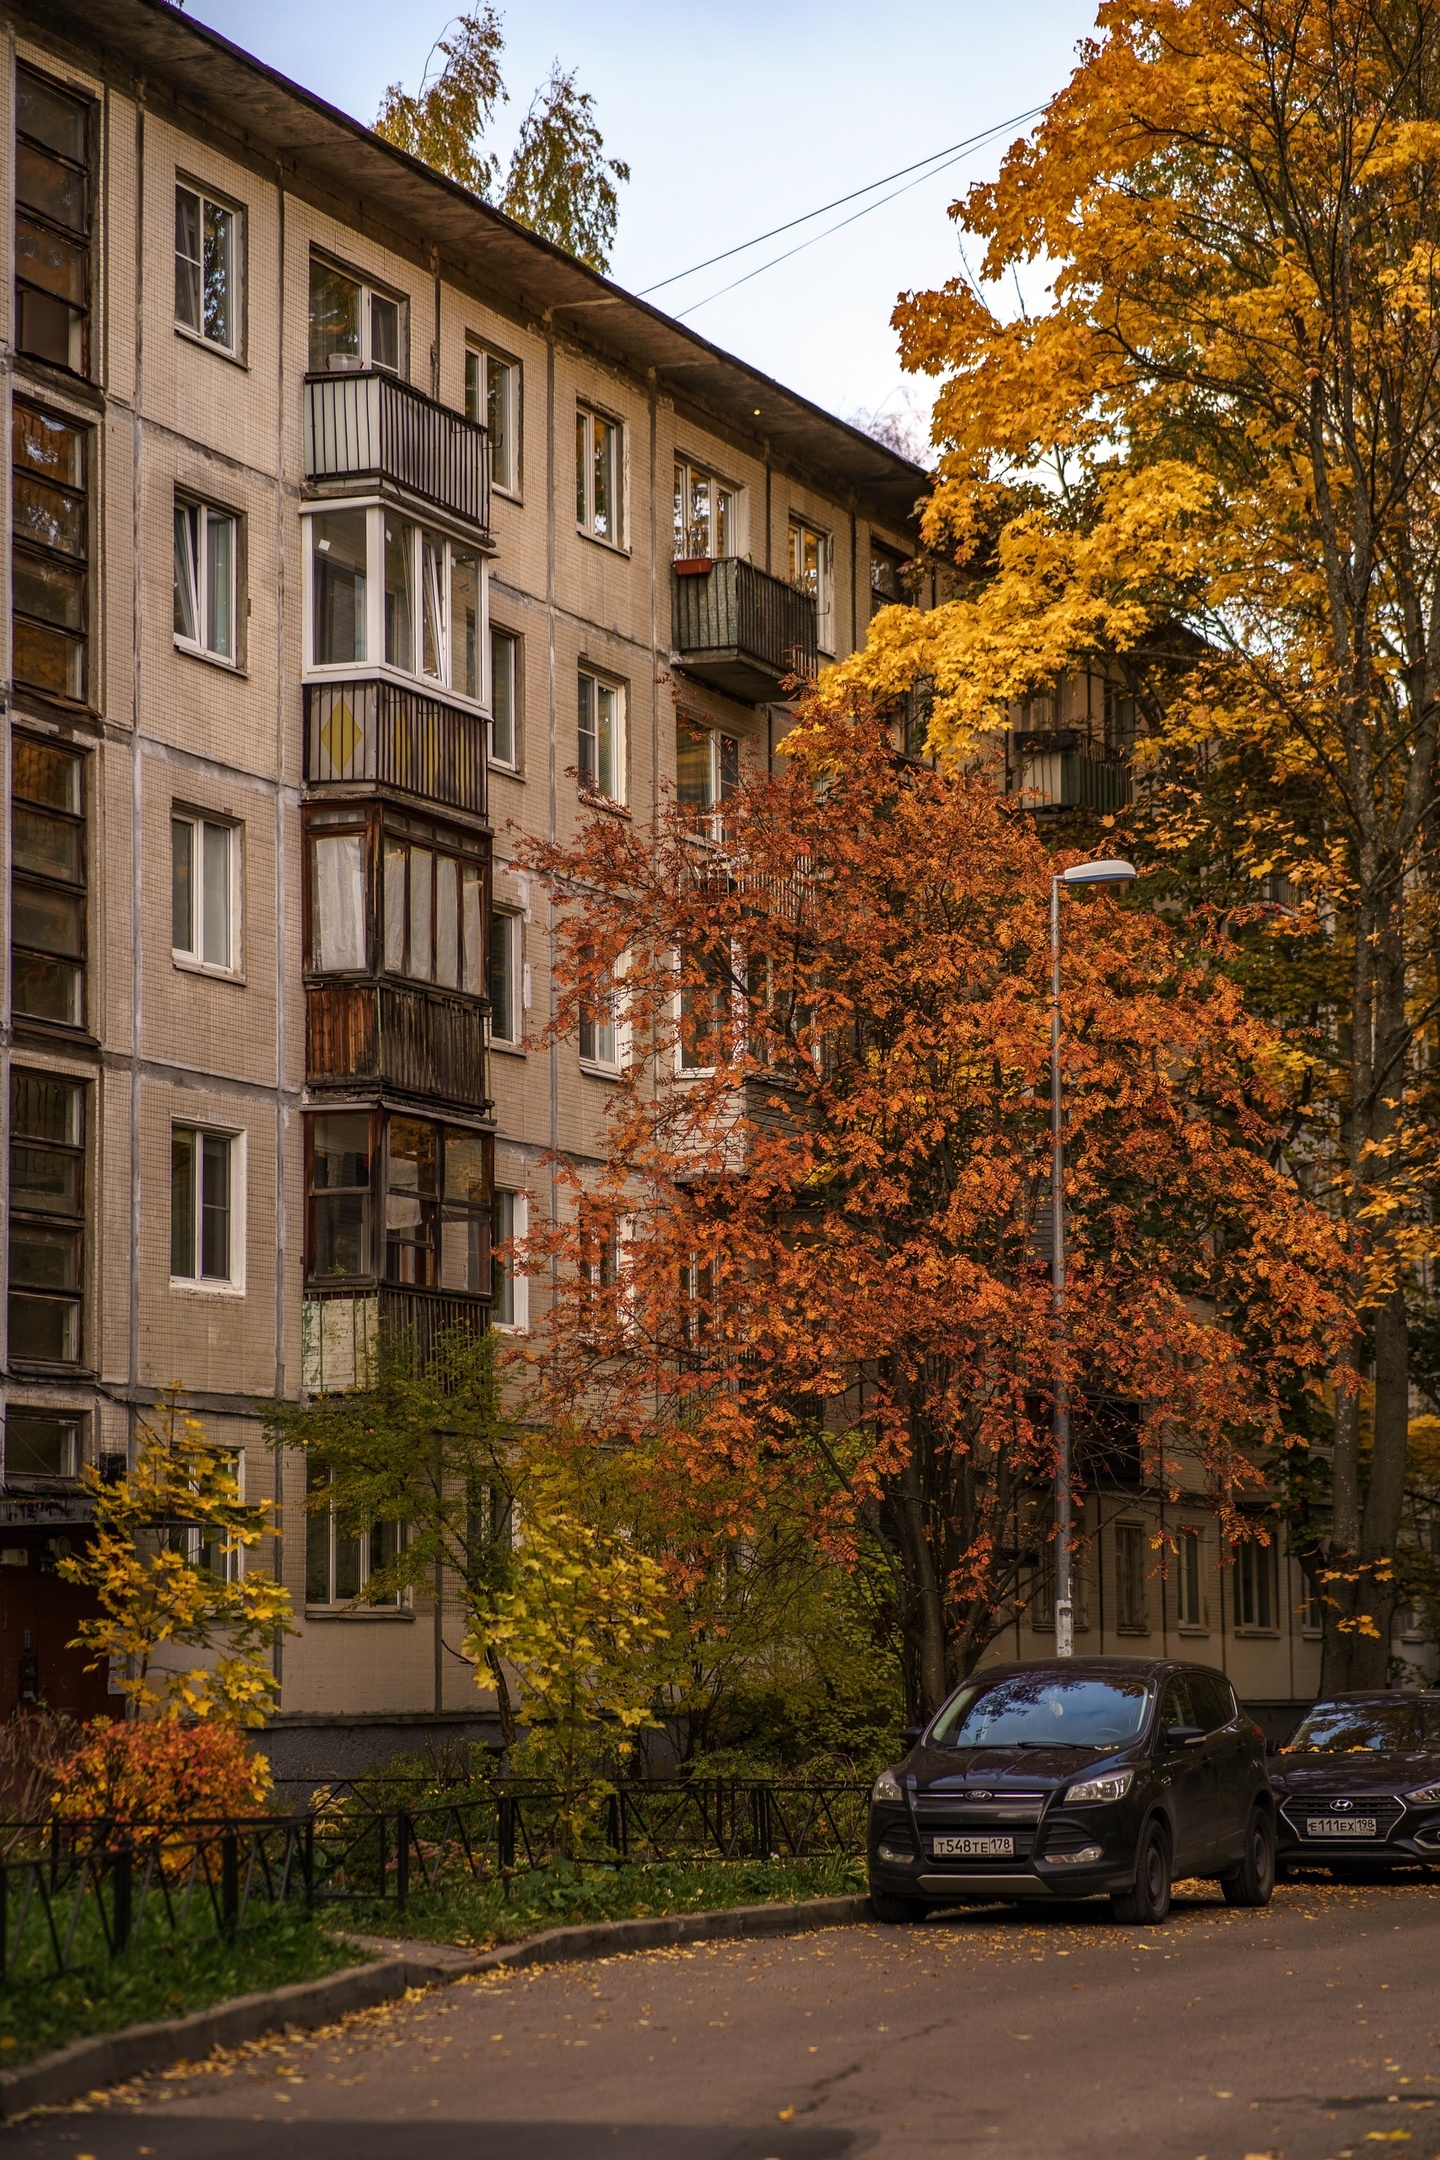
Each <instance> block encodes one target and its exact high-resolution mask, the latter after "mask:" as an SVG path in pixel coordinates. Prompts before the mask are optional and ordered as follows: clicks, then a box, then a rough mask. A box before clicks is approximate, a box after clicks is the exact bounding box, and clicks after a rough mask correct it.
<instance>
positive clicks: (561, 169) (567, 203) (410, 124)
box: [375, 0, 630, 270]
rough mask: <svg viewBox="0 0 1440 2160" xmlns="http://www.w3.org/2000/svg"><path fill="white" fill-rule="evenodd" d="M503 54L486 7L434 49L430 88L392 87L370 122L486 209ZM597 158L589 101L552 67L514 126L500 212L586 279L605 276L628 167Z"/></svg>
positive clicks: (494, 163) (498, 27)
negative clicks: (436, 59)
mask: <svg viewBox="0 0 1440 2160" xmlns="http://www.w3.org/2000/svg"><path fill="white" fill-rule="evenodd" d="M504 45H505V33H504V29H503V26H502V23H501V18H500V16H499V15H498V14H497V13H496V11H495V9H494V7H493V5H490V4H489V0H487V4H486V6H485V8H484V9H483V11H481V12H480V13H478V14H468V15H461V16H459V17H457V18H456V25H455V34H454V35H453V36H449V37H441V38H438V39H437V40H436V42H435V44H434V46H433V47H432V48H431V57H432V58H433V56H434V54H435V53H437V52H438V53H442V54H443V55H444V59H445V64H444V66H443V67H442V69H441V71H440V73H439V75H438V76H437V77H436V79H435V81H434V82H431V83H426V82H424V81H422V83H421V87H420V89H419V90H418V91H417V92H416V93H415V94H414V95H413V96H412V95H411V93H410V92H409V91H407V90H406V89H405V88H404V87H403V85H402V84H400V83H398V82H397V83H391V85H390V87H389V88H388V89H387V91H386V92H385V96H384V98H383V100H382V101H381V105H380V111H379V114H378V115H377V117H376V121H375V131H376V133H377V134H378V135H383V136H384V138H385V140H386V141H387V142H392V143H394V144H395V146H396V148H397V149H400V150H406V151H408V152H409V153H410V155H411V156H412V157H417V158H421V159H423V161H424V162H425V163H426V164H427V165H433V166H434V168H435V170H436V171H437V172H443V173H448V175H449V176H450V178H451V179H452V180H458V181H459V182H460V184H461V186H462V187H468V188H471V189H473V190H474V192H475V193H476V194H477V195H482V196H484V197H485V198H486V200H487V201H489V200H491V199H492V198H493V197H494V196H495V192H496V189H497V188H498V187H499V183H500V174H501V161H500V159H499V157H498V156H497V155H495V154H494V153H493V152H491V151H489V150H488V149H487V148H486V145H485V138H486V134H487V131H488V130H489V128H490V126H491V124H492V123H493V121H494V118H495V114H496V111H497V109H498V108H499V107H500V106H501V105H504V104H508V102H509V92H508V91H507V90H506V88H505V82H504V77H503V75H502V73H501V55H502V53H503V51H504ZM427 73H428V62H427ZM604 153H605V144H604V140H603V138H602V136H601V134H600V130H599V128H598V127H597V126H596V124H595V100H594V97H593V96H592V95H591V93H590V92H589V91H588V90H581V89H579V88H578V87H577V83H576V71H575V70H574V68H563V67H562V66H561V65H560V62H559V61H558V60H556V61H555V62H554V63H553V64H552V66H551V69H550V77H549V81H548V82H546V83H544V84H543V85H542V86H541V87H540V89H538V90H537V91H536V93H535V95H534V97H533V98H532V99H531V101H530V107H529V110H528V112H527V113H526V115H525V119H524V121H523V122H522V124H521V128H520V134H519V138H518V140H517V142H516V144H515V148H514V152H513V154H512V156H511V159H510V164H509V168H508V172H507V175H506V179H505V185H504V188H503V190H502V191H501V193H500V196H499V203H500V208H501V209H502V210H503V211H504V212H505V214H506V216H507V217H512V218H514V219H515V220H516V222H517V223H518V224H521V225H528V226H529V227H530V229H531V231H532V232H537V233H539V234H540V236H541V238H542V239H545V240H550V241H553V242H554V244H555V246H556V247H562V248H565V249H566V250H568V252H569V253H570V254H572V255H576V256H578V257H579V259H580V261H581V262H584V263H588V264H589V265H590V267H591V269H592V270H605V269H607V268H608V267H609V261H610V250H611V248H612V247H613V245H614V241H615V226H616V221H617V219H618V216H619V209H620V198H619V195H618V193H617V192H616V182H617V181H623V180H628V179H629V177H630V168H629V166H628V165H627V164H625V163H624V161H623V160H622V159H620V158H607V157H606V156H605V154H604Z"/></svg>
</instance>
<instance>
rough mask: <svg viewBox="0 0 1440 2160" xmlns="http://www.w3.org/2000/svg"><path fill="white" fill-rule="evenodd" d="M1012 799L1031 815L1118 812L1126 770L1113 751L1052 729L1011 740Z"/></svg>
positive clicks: (1126, 796)
mask: <svg viewBox="0 0 1440 2160" xmlns="http://www.w3.org/2000/svg"><path fill="white" fill-rule="evenodd" d="M1008 777H1009V786H1010V789H1011V792H1012V793H1015V794H1020V795H1023V796H1024V797H1025V801H1026V805H1027V807H1028V808H1029V809H1031V810H1038V811H1052V810H1096V811H1100V812H1102V813H1104V812H1106V811H1113V810H1123V809H1124V808H1125V806H1126V804H1127V803H1128V802H1129V800H1130V767H1129V764H1128V763H1127V761H1126V759H1125V758H1124V756H1123V755H1122V754H1121V752H1120V751H1118V750H1111V749H1109V748H1107V746H1106V745H1105V744H1104V743H1103V742H1096V741H1095V740H1094V739H1093V738H1092V737H1090V736H1088V735H1085V734H1082V733H1081V732H1080V730H1079V729H1078V728H1053V729H1050V730H1047V731H1046V732H1045V733H1043V734H1022V735H1016V736H1015V737H1014V740H1013V744H1012V748H1011V755H1010V760H1009V776H1008Z"/></svg>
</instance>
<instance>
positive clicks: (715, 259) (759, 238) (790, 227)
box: [636, 105, 1045, 307]
mask: <svg viewBox="0 0 1440 2160" xmlns="http://www.w3.org/2000/svg"><path fill="white" fill-rule="evenodd" d="M1044 110H1045V108H1044V106H1043V105H1032V106H1031V107H1030V110H1029V111H1028V112H1022V113H1016V114H1015V116H1014V118H1013V119H1010V120H997V121H996V123H995V125H994V126H993V127H988V128H986V129H985V131H984V133H983V134H980V135H971V136H969V137H967V139H966V140H965V141H964V142H958V143H951V145H950V147H949V149H948V150H932V151H931V153H930V155H929V157H925V158H917V159H916V161H915V163H914V164H913V165H902V166H901V167H900V170H899V171H898V172H892V173H885V174H884V175H882V177H881V178H880V179H879V180H872V181H871V182H870V183H869V185H868V186H867V187H860V188H852V189H851V191H850V193H849V194H848V195H837V196H836V198H835V200H834V201H833V202H828V203H821V205H820V207H819V209H818V210H807V211H806V212H805V215H804V216H803V217H797V218H791V219H790V220H789V221H788V223H786V224H784V225H772V226H771V228H770V230H769V232H763V233H756V235H755V237H754V239H753V240H742V241H741V242H740V245H739V246H738V247H732V248H725V249H724V250H723V251H722V252H721V253H720V254H719V255H707V256H706V258H705V260H704V262H698V263H691V265H690V268H689V269H688V270H677V271H676V272H675V273H674V275H673V276H672V277H667V278H661V279H660V281H659V283H658V284H655V285H643V286H642V287H641V288H640V291H639V293H638V294H637V295H636V297H637V299H640V300H647V299H648V298H649V297H650V295H651V293H657V292H663V291H664V290H665V287H666V286H667V285H678V284H679V283H680V282H681V280H682V279H683V278H687V277H694V276H695V275H696V273H697V272H698V271H701V270H710V269H713V268H714V266H715V264H716V263H722V262H728V261H729V260H730V257H731V256H732V255H743V254H744V253H745V251H746V249H747V248H752V247H760V246H761V245H762V244H763V242H765V241H766V240H778V239H779V237H780V235H781V233H787V232H793V231H794V230H795V227H796V226H797V225H808V224H809V222H810V220H811V218H817V217H824V216H825V214H826V212H827V211H829V210H839V209H841V208H843V206H844V205H845V204H846V203H848V202H856V201H858V199H859V198H860V196H862V195H873V194H874V192H875V190H876V188H882V187H888V186H889V185H890V182H891V181H892V180H903V179H904V178H905V176H906V174H907V173H913V172H919V171H920V168H921V166H922V165H935V161H936V159H937V158H947V159H952V160H953V159H954V158H956V157H958V156H959V155H960V153H961V152H962V151H965V150H973V149H975V148H977V147H978V145H979V144H981V143H983V142H988V141H989V139H990V137H991V136H992V135H998V134H999V133H1000V131H1001V129H1002V128H1007V127H1019V126H1021V125H1022V124H1023V123H1024V122H1025V121H1026V120H1034V119H1036V118H1037V117H1038V116H1039V114H1041V113H1042V112H1044ZM944 169H945V168H944V166H943V165H937V166H936V170H937V171H938V172H943V171H944ZM924 177H925V178H926V179H927V180H928V179H930V178H931V177H932V176H931V175H930V174H929V173H926V174H925V175H924ZM917 185H918V183H917ZM899 192H900V193H901V194H903V193H904V192H905V191H904V189H903V188H902V189H900V191H899ZM886 199H887V201H893V199H894V198H893V197H887V198H886ZM879 207H880V205H879V204H878V203H872V204H871V208H872V209H876V210H878V209H879ZM858 214H859V215H861V216H863V215H864V212H863V211H862V212H860V213H858ZM850 222H851V221H850V220H849V219H848V218H847V219H846V220H845V223H846V224H849V223H850ZM831 229H832V230H833V231H835V232H838V231H839V229H840V228H839V226H838V225H837V226H834V227H832V228H831ZM817 237H820V236H819V235H817ZM777 260H778V261H780V262H783V261H784V260H785V257H784V256H783V255H781V256H779V257H777ZM728 289H729V288H728V287H727V290H728ZM697 305H698V306H700V307H704V305H705V302H704V301H703V300H701V301H699V302H697Z"/></svg>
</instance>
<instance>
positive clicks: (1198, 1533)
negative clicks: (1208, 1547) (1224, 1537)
mask: <svg viewBox="0 0 1440 2160" xmlns="http://www.w3.org/2000/svg"><path fill="white" fill-rule="evenodd" d="M1175 1619H1176V1624H1177V1625H1178V1626H1180V1627H1182V1628H1203V1627H1205V1626H1206V1625H1207V1613H1206V1607H1205V1533H1204V1531H1203V1530H1200V1529H1198V1528H1196V1527H1195V1525H1193V1524H1187V1525H1186V1526H1185V1527H1184V1528H1183V1529H1182V1530H1181V1532H1180V1538H1179V1547H1178V1550H1177V1552H1176V1555H1175Z"/></svg>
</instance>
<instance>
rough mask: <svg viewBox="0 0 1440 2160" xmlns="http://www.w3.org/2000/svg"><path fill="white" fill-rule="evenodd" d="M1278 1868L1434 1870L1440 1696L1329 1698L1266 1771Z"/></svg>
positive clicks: (1439, 1817) (1439, 1818)
mask: <svg viewBox="0 0 1440 2160" xmlns="http://www.w3.org/2000/svg"><path fill="white" fill-rule="evenodd" d="M1271 1782H1272V1783H1273V1785H1274V1787H1275V1797H1276V1800H1277V1801H1278V1803H1279V1819H1278V1824H1277V1830H1278V1857H1279V1860H1280V1864H1281V1865H1282V1866H1285V1865H1289V1866H1297V1865H1299V1866H1304V1865H1307V1864H1308V1865H1310V1866H1315V1865H1317V1864H1319V1865H1323V1866H1325V1867H1328V1868H1329V1869H1330V1871H1331V1873H1332V1874H1336V1875H1345V1874H1354V1873H1357V1872H1361V1871H1363V1872H1369V1871H1371V1870H1389V1869H1391V1868H1395V1867H1414V1866H1416V1864H1417V1863H1421V1862H1425V1861H1429V1862H1430V1863H1431V1864H1432V1865H1436V1864H1440V1692H1437V1693H1425V1694H1411V1695H1399V1694H1389V1695H1379V1694H1375V1695H1332V1696H1331V1697H1329V1698H1328V1699H1327V1700H1326V1701H1324V1702H1318V1703H1316V1705H1315V1707H1314V1709H1313V1710H1311V1711H1310V1712H1309V1713H1308V1715H1307V1716H1306V1718H1305V1720H1304V1722H1303V1723H1302V1724H1301V1726H1300V1728H1299V1730H1298V1732H1297V1733H1296V1734H1295V1736H1294V1738H1293V1739H1292V1740H1291V1741H1289V1742H1288V1743H1287V1745H1286V1746H1284V1747H1283V1748H1281V1750H1280V1752H1279V1754H1278V1756H1277V1757H1276V1759H1275V1763H1274V1765H1273V1768H1272V1771H1271Z"/></svg>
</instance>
